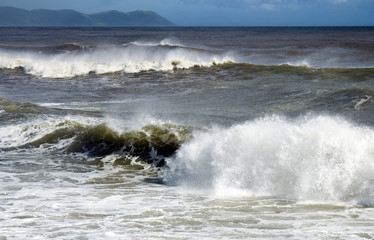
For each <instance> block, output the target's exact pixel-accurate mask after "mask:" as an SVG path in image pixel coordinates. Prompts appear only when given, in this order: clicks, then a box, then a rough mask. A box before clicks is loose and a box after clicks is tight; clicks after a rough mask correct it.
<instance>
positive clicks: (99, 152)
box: [0, 117, 192, 166]
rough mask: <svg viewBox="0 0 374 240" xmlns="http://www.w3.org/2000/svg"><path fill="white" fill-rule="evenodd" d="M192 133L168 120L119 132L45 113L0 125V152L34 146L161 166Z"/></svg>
mask: <svg viewBox="0 0 374 240" xmlns="http://www.w3.org/2000/svg"><path fill="white" fill-rule="evenodd" d="M191 137H192V130H191V128H189V127H185V126H179V125H174V124H170V123H160V124H147V125H144V126H142V127H140V128H138V129H128V130H124V131H120V132H119V131H116V130H115V129H114V128H113V127H111V126H110V125H108V124H107V123H103V122H101V123H100V122H98V121H97V120H95V119H88V118H84V119H82V118H79V117H78V118H77V117H76V118H70V117H65V118H60V119H55V118H53V117H47V118H43V119H40V118H37V119H34V120H32V121H28V122H26V123H19V124H12V125H10V126H9V125H8V126H2V127H0V152H1V151H4V152H9V151H18V150H27V149H33V150H36V151H46V152H52V153H61V154H79V153H81V154H83V155H85V156H88V157H90V158H96V157H97V158H102V157H106V156H109V155H118V156H122V157H125V158H126V157H128V158H134V159H137V160H138V161H142V162H146V163H150V164H154V165H157V166H162V165H163V164H164V159H165V157H170V156H172V155H173V154H175V152H176V150H177V149H178V148H179V147H180V146H181V144H182V143H183V142H186V141H187V140H189V139H190V138H191Z"/></svg>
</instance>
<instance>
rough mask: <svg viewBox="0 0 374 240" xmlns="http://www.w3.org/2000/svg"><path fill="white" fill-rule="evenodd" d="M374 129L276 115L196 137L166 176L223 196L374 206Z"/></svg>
mask: <svg viewBox="0 0 374 240" xmlns="http://www.w3.org/2000/svg"><path fill="white" fill-rule="evenodd" d="M373 146H374V130H373V129H369V128H366V127H360V126H356V125H354V124H351V123H349V122H348V121H346V120H343V119H340V118H336V117H329V116H318V117H311V118H308V119H307V118H304V119H299V120H294V121H291V120H287V119H283V118H280V117H268V118H262V119H257V120H254V121H249V122H245V123H243V124H240V125H236V126H232V127H229V128H226V129H220V128H217V129H213V130H211V131H208V132H202V133H199V134H197V135H195V139H194V140H193V141H191V142H189V143H186V144H184V145H183V146H182V147H181V149H180V150H179V151H178V153H177V155H176V157H175V158H173V159H169V160H168V167H169V168H168V170H165V171H164V172H163V175H164V176H163V177H164V179H165V181H166V182H167V183H168V184H181V185H186V186H188V187H192V188H197V189H204V191H206V190H207V189H208V190H210V191H213V193H215V194H218V195H223V196H238V195H243V194H244V195H252V196H269V195H270V196H275V197H280V198H285V199H290V200H317V201H349V202H350V201H353V202H359V203H363V204H373V203H374V201H373V196H374V185H373V182H374V177H373V176H374V148H373Z"/></svg>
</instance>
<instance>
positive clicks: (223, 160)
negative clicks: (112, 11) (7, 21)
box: [0, 27, 374, 239]
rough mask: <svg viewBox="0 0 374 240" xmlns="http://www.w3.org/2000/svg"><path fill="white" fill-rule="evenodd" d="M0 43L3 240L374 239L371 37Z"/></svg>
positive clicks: (274, 35) (207, 32) (31, 31)
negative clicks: (50, 239)
mask: <svg viewBox="0 0 374 240" xmlns="http://www.w3.org/2000/svg"><path fill="white" fill-rule="evenodd" d="M0 36H1V37H0V211H1V215H0V239H48V238H52V239H373V238H374V208H373V207H374V47H373V46H374V28H358V27H357V28H0Z"/></svg>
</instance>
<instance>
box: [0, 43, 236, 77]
mask: <svg viewBox="0 0 374 240" xmlns="http://www.w3.org/2000/svg"><path fill="white" fill-rule="evenodd" d="M231 61H233V59H232V57H231V56H229V55H224V54H217V53H213V52H211V51H208V50H204V49H198V48H190V47H186V46H183V45H180V44H173V43H172V42H171V41H169V40H167V39H164V40H162V41H161V42H159V43H141V42H131V43H129V44H124V45H121V46H102V47H92V46H91V47H90V46H79V45H76V44H65V45H58V46H51V47H44V48H32V49H29V50H27V49H26V50H25V49H22V48H21V49H11V50H9V49H6V50H0V68H5V69H15V68H23V69H24V71H25V72H26V73H27V74H32V75H35V76H39V77H43V78H70V77H74V76H79V75H87V74H90V73H95V74H107V73H115V72H125V73H137V72H141V71H150V70H155V71H168V70H173V69H186V68H191V67H194V66H202V67H210V66H212V65H214V64H222V63H226V62H231Z"/></svg>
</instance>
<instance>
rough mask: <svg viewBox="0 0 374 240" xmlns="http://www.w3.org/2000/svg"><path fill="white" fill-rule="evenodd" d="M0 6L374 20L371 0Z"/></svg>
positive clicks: (289, 21)
mask: <svg viewBox="0 0 374 240" xmlns="http://www.w3.org/2000/svg"><path fill="white" fill-rule="evenodd" d="M0 6H14V7H20V8H25V9H35V8H47V9H74V10H78V11H81V12H84V13H93V12H99V11H106V10H118V11H123V12H128V11H134V10H153V11H156V12H157V13H159V14H160V15H162V16H164V17H166V18H168V19H169V20H170V21H172V22H174V23H176V24H177V25H181V26H352V25H356V26H357V25H359V26H374V0H0Z"/></svg>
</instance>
